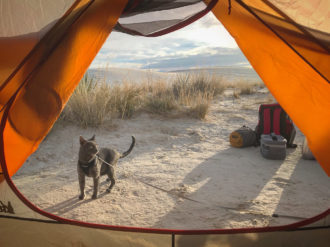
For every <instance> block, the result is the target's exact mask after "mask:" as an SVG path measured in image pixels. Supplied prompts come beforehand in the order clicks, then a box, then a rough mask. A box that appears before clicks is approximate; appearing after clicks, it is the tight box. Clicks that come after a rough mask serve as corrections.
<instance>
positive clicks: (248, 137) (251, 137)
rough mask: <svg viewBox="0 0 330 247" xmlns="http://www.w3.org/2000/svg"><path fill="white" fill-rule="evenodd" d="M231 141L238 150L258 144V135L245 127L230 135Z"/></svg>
mask: <svg viewBox="0 0 330 247" xmlns="http://www.w3.org/2000/svg"><path fill="white" fill-rule="evenodd" d="M229 141H230V144H231V145H232V146H233V147H236V148H243V147H249V146H253V145H255V144H256V133H255V132H254V130H252V129H251V128H249V127H247V126H245V125H244V126H242V127H241V128H239V129H237V130H235V131H233V132H232V133H231V134H230V137H229Z"/></svg>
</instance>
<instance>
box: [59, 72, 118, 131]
mask: <svg viewBox="0 0 330 247" xmlns="http://www.w3.org/2000/svg"><path fill="white" fill-rule="evenodd" d="M110 98H111V93H110V90H109V85H107V84H100V85H98V84H97V82H96V81H95V80H94V79H93V78H91V77H89V76H88V74H86V75H85V76H84V78H83V79H82V80H81V82H80V83H79V85H78V86H77V88H76V90H75V91H74V93H73V94H72V96H71V98H70V100H69V101H68V103H67V105H66V107H65V108H64V110H63V112H62V114H61V117H60V118H61V119H62V120H66V121H73V122H76V123H79V125H81V126H83V127H87V126H99V125H100V124H102V123H103V122H104V120H105V119H106V117H107V116H108V114H109V112H111V110H112V109H111V105H109V104H108V102H109V101H110Z"/></svg>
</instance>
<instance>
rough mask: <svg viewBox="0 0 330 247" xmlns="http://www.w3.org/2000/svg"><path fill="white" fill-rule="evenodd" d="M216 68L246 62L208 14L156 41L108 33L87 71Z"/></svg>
mask: <svg viewBox="0 0 330 247" xmlns="http://www.w3.org/2000/svg"><path fill="white" fill-rule="evenodd" d="M216 66H249V63H248V61H247V60H246V58H245V57H244V55H243V54H242V53H241V51H240V50H239V48H238V46H237V44H236V42H235V40H234V39H233V38H232V37H231V36H230V34H229V33H228V32H227V31H226V29H225V28H224V27H223V26H222V24H221V23H220V22H219V21H218V20H217V19H216V18H215V17H214V15H213V14H212V13H208V14H207V15H206V16H204V17H203V18H201V19H199V20H198V21H196V22H194V23H192V24H190V25H188V26H187V27H185V28H182V29H180V30H177V31H175V32H172V33H170V34H166V35H163V36H161V37H156V38H148V37H138V36H131V35H127V34H123V33H118V32H112V33H111V34H110V36H109V38H108V39H107V41H106V42H105V44H104V45H103V47H102V49H101V50H100V52H99V54H98V55H97V56H96V58H95V59H94V61H93V63H92V65H91V68H103V67H119V68H133V69H151V70H156V71H175V70H185V69H191V68H204V67H216Z"/></svg>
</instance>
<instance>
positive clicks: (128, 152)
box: [120, 136, 135, 159]
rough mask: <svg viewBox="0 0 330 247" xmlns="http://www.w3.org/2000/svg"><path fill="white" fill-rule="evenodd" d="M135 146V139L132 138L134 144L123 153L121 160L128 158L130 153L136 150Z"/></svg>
mask: <svg viewBox="0 0 330 247" xmlns="http://www.w3.org/2000/svg"><path fill="white" fill-rule="evenodd" d="M134 145H135V137H134V136H132V144H131V146H130V147H129V149H128V150H127V151H126V152H124V153H122V155H121V156H120V159H121V158H124V157H126V156H127V155H129V154H130V152H132V150H133V148H134Z"/></svg>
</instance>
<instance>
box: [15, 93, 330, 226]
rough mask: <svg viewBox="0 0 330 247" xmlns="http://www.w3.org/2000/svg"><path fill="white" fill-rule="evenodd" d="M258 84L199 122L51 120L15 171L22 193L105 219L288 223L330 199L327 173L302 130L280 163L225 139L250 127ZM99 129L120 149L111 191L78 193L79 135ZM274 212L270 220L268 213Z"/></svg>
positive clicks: (74, 213) (46, 205)
mask: <svg viewBox="0 0 330 247" xmlns="http://www.w3.org/2000/svg"><path fill="white" fill-rule="evenodd" d="M263 102H269V96H268V93H267V92H265V91H261V92H258V93H256V94H253V95H247V96H241V98H239V99H235V98H233V97H232V93H230V92H229V91H228V92H227V93H226V94H224V95H222V96H221V97H219V98H217V99H216V100H214V101H213V103H212V106H211V109H210V112H209V114H208V116H207V118H206V120H204V121H199V120H194V119H189V118H181V119H166V118H162V117H159V116H157V115H149V114H141V115H138V116H136V117H134V118H133V119H131V120H116V121H114V122H112V123H111V124H110V123H109V124H105V125H104V126H103V127H102V128H98V129H93V128H87V129H81V128H78V127H76V126H71V125H66V126H62V125H60V124H57V125H56V126H55V127H54V129H53V130H52V131H51V133H50V134H49V136H48V137H47V138H46V140H45V141H44V142H43V143H42V144H41V146H40V148H39V149H38V150H37V151H36V152H35V153H34V154H33V155H32V156H31V157H30V158H29V159H28V160H27V161H26V163H25V164H24V166H23V167H22V168H21V170H20V171H19V172H18V173H17V174H16V175H15V176H14V177H13V180H14V183H15V184H16V185H17V187H18V188H19V190H21V191H22V193H23V194H24V195H25V196H26V197H27V198H28V199H29V200H31V201H32V202H33V203H34V204H36V205H37V206H38V207H40V208H41V209H43V210H45V211H48V212H50V213H53V214H56V215H60V216H62V217H66V218H70V219H76V220H82V221H88V222H96V223H102V224H110V225H121V226H136V227H151V228H175V229H214V228H237V227H260V226H274V225H283V224H290V223H294V222H296V221H299V220H301V219H303V218H307V217H311V216H314V215H316V214H319V213H321V212H323V211H324V210H326V209H328V208H329V205H330V191H329V186H330V180H329V178H328V177H327V175H326V174H325V172H324V171H323V170H322V168H321V167H320V166H319V164H318V163H317V162H316V161H307V160H303V159H301V146H302V140H303V135H302V134H301V132H299V130H298V134H297V137H296V143H297V144H298V148H297V149H288V150H287V158H286V159H285V160H284V161H274V160H266V159H264V158H263V157H262V156H261V155H260V151H259V147H248V148H244V149H237V148H233V147H231V146H230V145H229V141H228V140H229V134H230V133H231V132H232V131H234V130H235V129H237V128H239V127H241V126H242V125H248V126H250V127H255V125H256V123H257V111H258V106H259V104H260V103H263ZM93 134H96V140H97V142H98V143H99V144H100V146H106V147H114V148H116V149H118V150H119V151H125V150H127V148H128V147H129V145H130V142H131V137H130V136H131V135H134V136H135V137H136V140H137V144H136V147H135V148H134V149H133V151H132V153H131V154H130V155H129V156H127V157H126V158H124V159H122V160H120V161H119V164H118V167H117V183H116V185H115V187H114V189H113V191H112V192H111V193H110V194H107V193H106V192H105V189H106V188H107V187H106V185H105V184H106V182H105V177H103V178H102V180H101V181H102V183H101V184H102V185H101V188H100V197H99V198H98V199H96V200H91V199H90V198H91V191H92V179H90V178H89V179H87V182H86V183H87V197H86V199H85V200H82V201H80V200H78V194H79V189H78V181H77V172H76V163H77V153H78V149H79V135H83V136H84V137H90V136H92V135H93ZM274 213H275V214H277V215H278V216H279V217H272V214H274Z"/></svg>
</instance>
